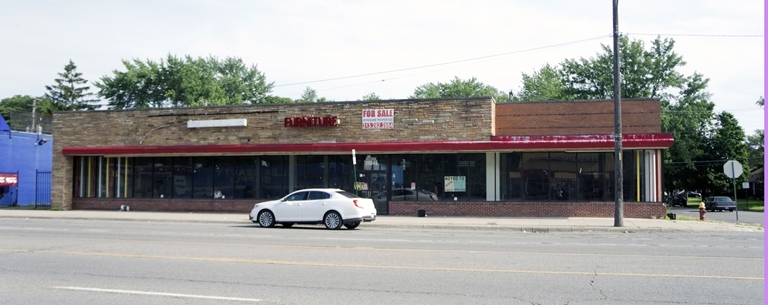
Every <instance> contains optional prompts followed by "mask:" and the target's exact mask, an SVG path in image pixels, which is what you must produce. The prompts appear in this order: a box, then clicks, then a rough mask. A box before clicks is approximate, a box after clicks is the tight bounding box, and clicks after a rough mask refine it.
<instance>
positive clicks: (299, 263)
mask: <svg viewBox="0 0 768 305" xmlns="http://www.w3.org/2000/svg"><path fill="white" fill-rule="evenodd" d="M28 252H30V253H41V254H59V255H78V256H100V257H123V258H140V259H169V260H185V261H203V262H221V263H248V264H263V265H283V266H309V267H330V268H360V269H366V270H371V269H382V270H420V271H451V272H485V273H525V274H552V275H588V276H601V275H602V276H626V277H666V278H699V279H723V280H759V281H763V280H764V278H762V277H753V276H735V275H695V274H666V273H665V274H657V273H620V272H594V271H549V270H518V269H480V268H451V267H415V266H397V265H391V266H382V265H362V264H338V263H319V262H307V261H286V260H269V259H243V258H226V257H185V256H164V255H143V254H123V253H104V252H98V253H97V252H70V251H51V250H30V251H28Z"/></svg>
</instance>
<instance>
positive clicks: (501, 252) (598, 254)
mask: <svg viewBox="0 0 768 305" xmlns="http://www.w3.org/2000/svg"><path fill="white" fill-rule="evenodd" d="M61 240H86V241H107V242H119V241H126V240H127V241H141V242H157V243H162V244H177V245H216V246H237V247H271V248H282V249H315V250H332V251H338V250H339V249H344V250H349V251H380V252H385V251H386V252H415V253H430V252H437V253H448V252H450V253H477V254H484V253H488V254H510V255H514V254H535V255H568V256H610V257H643V258H647V257H654V258H660V259H663V258H681V259H686V260H688V259H696V260H710V259H714V260H721V259H728V260H759V261H764V260H765V257H764V256H762V255H761V256H759V257H733V256H701V255H698V254H696V255H655V254H618V253H573V252H538V251H529V252H526V251H499V250H461V249H413V248H376V247H339V246H298V245H296V246H294V245H275V244H242V243H239V244H238V243H208V242H187V241H166V240H148V239H111V238H82V237H63V238H59V239H57V241H61ZM761 249H762V248H761ZM0 252H5V250H3V249H0ZM22 252H26V250H24V251H22ZM760 252H761V253H762V250H761V251H760Z"/></svg>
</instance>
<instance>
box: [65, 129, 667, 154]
mask: <svg viewBox="0 0 768 305" xmlns="http://www.w3.org/2000/svg"><path fill="white" fill-rule="evenodd" d="M672 144H674V139H673V138H672V134H669V133H652V134H624V135H623V136H622V147H623V148H624V149H667V148H669V147H671V146H672ZM614 147H615V141H614V139H613V137H612V136H611V135H561V136H492V137H491V140H490V141H433V142H376V143H310V144H227V145H174V146H142V145H140V146H91V147H64V148H62V150H61V151H62V154H64V155H67V156H154V155H158V156H159V155H163V156H168V155H224V154H227V155H229V154H236V155H248V154H318V153H329V154H333V153H341V154H343V153H349V152H351V151H352V149H355V150H356V151H357V152H358V153H421V152H491V151H496V152H503V151H585V152H592V151H612V150H613V149H614Z"/></svg>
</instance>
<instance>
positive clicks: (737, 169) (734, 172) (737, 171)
mask: <svg viewBox="0 0 768 305" xmlns="http://www.w3.org/2000/svg"><path fill="white" fill-rule="evenodd" d="M723 172H724V173H725V175H726V176H728V178H731V179H736V178H738V177H741V174H743V173H744V169H743V168H742V167H741V163H739V161H736V160H728V162H725V165H723Z"/></svg>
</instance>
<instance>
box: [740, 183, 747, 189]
mask: <svg viewBox="0 0 768 305" xmlns="http://www.w3.org/2000/svg"><path fill="white" fill-rule="evenodd" d="M741 188H743V189H745V190H746V189H748V188H749V182H742V183H741Z"/></svg>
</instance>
